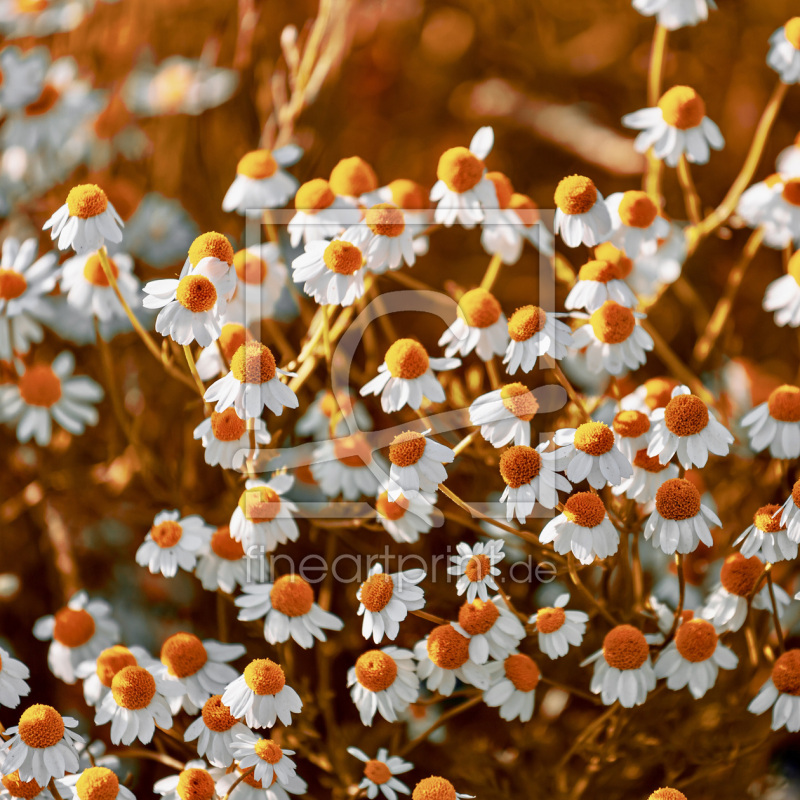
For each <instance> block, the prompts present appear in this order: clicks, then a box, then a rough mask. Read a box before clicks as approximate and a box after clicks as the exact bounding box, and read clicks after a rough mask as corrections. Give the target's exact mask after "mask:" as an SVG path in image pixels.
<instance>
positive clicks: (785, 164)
mask: <svg viewBox="0 0 800 800" xmlns="http://www.w3.org/2000/svg"><path fill="white" fill-rule="evenodd" d="M775 169H776V170H777V171H778V173H779V175H778V176H776V177H780V175H786V176H787V177H790V178H796V177H798V175H800V134H798V135H797V136H795V138H794V142H792V144H790V145H789V146H788V147H785V148H784V149H783V150H781V152H780V153H778V157H777V158H776V159H775Z"/></svg>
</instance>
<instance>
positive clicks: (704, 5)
mask: <svg viewBox="0 0 800 800" xmlns="http://www.w3.org/2000/svg"><path fill="white" fill-rule="evenodd" d="M633 7H634V8H635V9H636V10H637V11H638V12H639V13H640V14H642V15H643V16H645V17H653V16H655V17H656V22H658V24H659V25H661V26H662V27H664V28H666V29H667V30H668V31H676V30H678V29H679V28H685V27H687V26H691V25H697V24H698V23H700V22H705V21H706V20H707V19H708V12H709V9H710V10H712V11H713V10H715V9H716V7H717V5H716V3H715V2H714V0H633ZM664 800H666V798H664ZM675 800H678V799H677V798H675Z"/></svg>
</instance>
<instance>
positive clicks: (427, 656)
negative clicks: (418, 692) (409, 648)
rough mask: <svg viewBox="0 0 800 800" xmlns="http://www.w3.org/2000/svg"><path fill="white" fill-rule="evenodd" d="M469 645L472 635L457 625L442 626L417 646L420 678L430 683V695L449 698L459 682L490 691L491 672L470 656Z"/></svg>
mask: <svg viewBox="0 0 800 800" xmlns="http://www.w3.org/2000/svg"><path fill="white" fill-rule="evenodd" d="M469 642H470V637H469V634H467V632H466V631H465V630H464V629H463V628H461V626H460V625H457V624H456V623H449V624H447V625H438V626H437V627H435V628H434V629H433V630H432V631H431V632H430V633H429V634H428V635H427V636H426V637H425V639H423V640H422V641H419V642H417V644H416V645H415V646H414V655H415V656H416V659H417V661H418V662H419V663H418V665H417V675H419V677H420V680H423V681H425V682H426V686H427V688H428V691H431V692H437V691H438V692H439V694H441V695H443V696H444V697H448V696H449V695H451V694H452V693H453V690H454V689H455V688H456V680H460V681H463V682H464V683H468V684H471V685H472V686H475V687H476V688H477V689H488V688H489V682H490V676H489V671H488V669H487V667H486V666H485V665H484V664H478V663H476V662H475V660H474V659H473V658H472V657H471V656H470V651H469Z"/></svg>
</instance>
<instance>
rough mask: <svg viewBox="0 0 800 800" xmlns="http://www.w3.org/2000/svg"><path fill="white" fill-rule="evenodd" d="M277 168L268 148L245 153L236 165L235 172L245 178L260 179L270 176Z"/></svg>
mask: <svg viewBox="0 0 800 800" xmlns="http://www.w3.org/2000/svg"><path fill="white" fill-rule="evenodd" d="M277 170H278V163H277V162H276V161H275V159H274V158H273V156H272V153H271V152H270V151H269V150H253V151H252V152H250V153H245V154H244V155H243V156H242V157H241V158H240V159H239V163H238V164H237V165H236V172H237V173H238V174H239V175H244V176H245V177H246V178H252V179H253V180H256V181H260V180H263V179H264V178H270V177H272V176H273V175H274V174H275V173H276V172H277Z"/></svg>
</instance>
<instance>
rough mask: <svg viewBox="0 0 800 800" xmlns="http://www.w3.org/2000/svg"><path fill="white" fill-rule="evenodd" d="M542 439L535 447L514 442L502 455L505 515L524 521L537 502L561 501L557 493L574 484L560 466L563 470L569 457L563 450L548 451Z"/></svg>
mask: <svg viewBox="0 0 800 800" xmlns="http://www.w3.org/2000/svg"><path fill="white" fill-rule="evenodd" d="M548 447H549V444H548V443H547V442H543V443H542V444H540V445H539V446H538V447H536V448H535V449H534V448H533V447H529V446H528V445H514V446H512V447H509V448H508V450H506V451H505V452H504V453H503V454H502V455H501V456H500V475H501V477H502V478H503V481H504V482H505V484H506V488H505V489H504V490H503V494H502V495H501V496H500V502H501V503H505V504H506V519H507V520H508V521H509V522H511V521H513V520H514V518H515V517H516V519H518V520H519V522H520V523H522V524H524V523H525V520H526V519H527V518H528V517H529V516H531V514H533V508H534V505H535V504H536V503H537V502H538V503H539V504H540V505H542V506H544V508H555V507H556V506H557V505H558V493H559V491H562V492H569V491H571V490H572V485H571V484H570V482H569V481H568V480H567V479H566V478H565V477H564V476H563V475H559V474H558V472H557V470H563V469H564V466H565V463H566V459H565V457H564V454H563V452H562V451H561V450H556V451H553V452H547V448H548Z"/></svg>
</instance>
